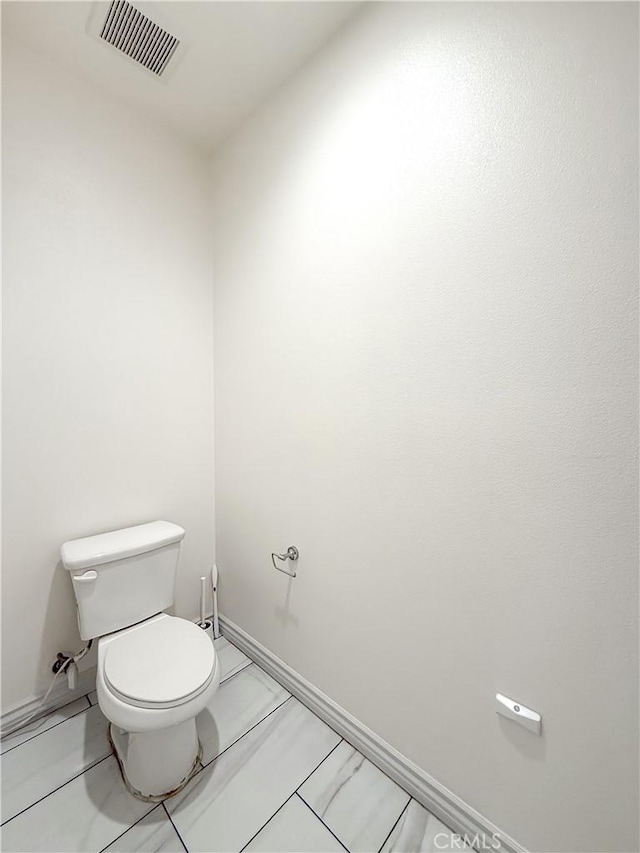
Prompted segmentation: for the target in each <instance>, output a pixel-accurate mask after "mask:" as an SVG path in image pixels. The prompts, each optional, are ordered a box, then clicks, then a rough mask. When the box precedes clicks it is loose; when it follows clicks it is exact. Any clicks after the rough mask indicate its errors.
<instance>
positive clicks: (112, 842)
mask: <svg viewBox="0 0 640 853" xmlns="http://www.w3.org/2000/svg"><path fill="white" fill-rule="evenodd" d="M149 805H150V806H151V808H150V809H149V811H148V812H145V813H144V814H143V815H142V817H139V818H138V820H136V821H134V822H133V823H132V824H131V826H128V827H127V828H126V829H125V830H124V832H121V833H120V835H116V837H115V838H112V839H111V841H110V842H109V843H108V844H105V846H104V847H103V848H102V849H101V850H100V853H104V851H105V850H106V849H107V848H108V847H111V845H112V844H115V843H116V841H118V840H119V839H120V838H122V836H123V835H126V834H127V832H129V830H130V829H133V827H134V826H137V825H138V824H139V823H140V821H141V820H144V819H145V817H149V815H150V814H151V812H154V811H155V810H156V809H157V808H160V806H161V805H162V803H157V804H156V805H154V804H153V803H149Z"/></svg>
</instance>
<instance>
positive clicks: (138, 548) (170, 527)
mask: <svg viewBox="0 0 640 853" xmlns="http://www.w3.org/2000/svg"><path fill="white" fill-rule="evenodd" d="M184 533H185V532H184V530H183V529H182V527H179V526H178V525H177V524H172V523H171V522H170V521H152V522H150V523H149V524H138V525H137V526H135V527H126V528H124V529H122V530H112V531H111V532H109V533H100V534H98V535H97V536H86V537H84V538H83V539H73V540H72V541H70V542H65V543H64V545H63V546H62V548H61V551H60V553H61V557H62V564H63V566H64V567H65V569H67V570H68V572H69V574H70V575H71V582H72V584H73V591H74V593H75V596H76V603H77V606H78V625H79V627H80V636H81V637H82V639H83V640H91V639H93V638H94V637H102V636H103V635H104V634H110V633H111V632H112V631H119V630H120V629H122V628H127V627H128V626H129V625H134V624H135V623H136V622H141V621H142V620H143V619H147V618H148V617H149V616H153V615H154V614H155V613H160V612H161V611H163V610H166V609H167V607H171V605H172V604H173V601H174V589H175V579H176V569H177V567H178V555H179V552H180V543H181V542H182V540H183V538H184Z"/></svg>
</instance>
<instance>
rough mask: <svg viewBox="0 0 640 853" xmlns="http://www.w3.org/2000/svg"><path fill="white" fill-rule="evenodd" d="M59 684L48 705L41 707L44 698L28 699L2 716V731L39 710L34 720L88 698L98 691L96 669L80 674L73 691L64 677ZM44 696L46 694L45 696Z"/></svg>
mask: <svg viewBox="0 0 640 853" xmlns="http://www.w3.org/2000/svg"><path fill="white" fill-rule="evenodd" d="M58 681H59V684H56V685H55V687H54V688H53V690H52V691H51V693H50V695H49V698H48V699H47V701H46V703H45V704H44V705H42V707H39V706H40V703H41V702H42V696H33V697H32V698H31V699H26V700H25V701H24V702H21V703H20V704H19V705H16V706H14V707H13V708H12V709H11V710H10V711H7V712H6V713H4V714H2V716H1V717H0V728H1V729H2V731H5V730H8V729H10V728H12V727H13V726H14V725H16V723H18V722H19V721H20V720H21V719H22V718H23V717H27V716H28V715H29V714H32V713H33V712H34V711H36V710H37V712H38V713H37V714H36V716H34V718H33V719H34V720H37V719H39V718H40V717H44V716H45V714H50V713H51V711H57V710H58V708H62V707H63V706H64V705H68V704H69V703H70V702H74V701H75V700H76V699H79V698H80V697H81V696H86V695H87V693H91V691H92V690H95V689H96V668H95V667H91V669H86V670H84V671H81V672H79V673H78V685H77V687H75V688H74V689H73V690H69V687H68V685H67V679H66V678H64V676H60V677H59V678H58ZM43 695H44V694H43Z"/></svg>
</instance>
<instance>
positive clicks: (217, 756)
mask: <svg viewBox="0 0 640 853" xmlns="http://www.w3.org/2000/svg"><path fill="white" fill-rule="evenodd" d="M259 668H260V667H259ZM243 669H246V667H243ZM239 671H240V670H239ZM267 675H268V673H267ZM293 698H294V697H293V696H292V695H291V694H289V695H288V696H287V698H286V699H284V700H283V701H282V702H281V703H280V704H279V705H276V707H275V708H273V709H272V710H271V711H269V713H268V714H265V716H264V717H263V718H262V719H261V720H258V722H257V723H255V724H254V725H253V726H251V728H250V729H247V731H246V732H243V733H242V734H241V735H240V737H238V738H236V740H234V741H233V743H230V744H229V746H226V747H225V748H224V749H223V750H222V752H219V753H218V755H216V756H215V758H212V759H211V761H208V762H207V763H206V764H203V765H202V767H201V769H200V770H199V771H198V772H197V773H196V774H195V775H194V777H193V778H195V777H196V776H199V775H200V773H202V771H203V770H204V769H205V767H209V765H211V764H213V762H214V761H217V760H218V758H220V756H221V755H224V753H225V752H226V751H227V750H228V749H231V747H232V746H234V745H235V744H236V743H238V742H239V741H240V740H242V738H243V737H244V736H245V735H248V734H249V732H251V731H253V729H255V727H256V726H259V725H260V723H262V722H264V721H265V720H266V719H267V717H270V716H271V714H274V713H275V712H276V711H277V710H278V708H282V706H283V705H285V704H286V703H287V702H288V701H289V700H290V699H293ZM74 701H75V700H74ZM69 704H70V703H69ZM91 707H92V708H93V707H94V706H93V705H92V706H91ZM96 707H97V706H96ZM88 710H89V709H88V708H85V709H84V711H79V712H78V713H79V714H84V713H86V711H88ZM73 716H78V714H74V715H73ZM69 719H72V717H69ZM61 722H63V723H64V722H66V720H62V721H61ZM56 725H60V723H56ZM51 728H52V729H53V728H55V726H51ZM47 731H49V730H48V729H47ZM41 734H44V732H41ZM36 737H37V735H36ZM30 739H31V740H33V738H30ZM18 746H22V744H18ZM12 749H17V747H12ZM7 752H10V750H7ZM5 754H6V753H5ZM112 755H113V753H112V752H110V753H109V755H105V756H104V757H103V758H100V759H98V761H95V762H94V763H93V764H90V765H89V766H88V767H85V768H84V770H81V771H80V773H76V774H75V776H72V777H71V778H70V779H67V781H66V782H63V783H62V785H58V787H57V788H54V789H53V790H52V791H49V792H48V793H46V794H45V795H44V796H42V797H39V798H38V799H37V800H35V801H34V802H33V803H30V804H29V805H28V806H26V807H25V808H24V809H21V810H20V811H19V812H17V813H16V814H14V815H12V816H11V817H10V818H8V819H7V820H5V821H3V822H2V823H1V824H0V826H5V825H6V824H7V823H9V822H10V821H12V820H14V819H15V818H17V817H19V816H20V815H21V814H24V813H25V812H26V811H28V810H29V809H31V808H33V807H34V806H36V805H37V804H38V803H41V802H42V800H45V799H46V798H47V797H50V796H51V794H55V792H56V791H59V790H60V789H61V788H64V786H65V785H68V784H69V782H73V781H74V779H77V778H78V777H79V776H82V774H83V773H86V772H87V770H91V769H92V768H93V767H95V766H96V765H97V764H101V763H102V762H103V761H105V760H106V759H107V758H110V757H112ZM323 760H324V759H323ZM147 814H149V812H147ZM118 837H120V836H118Z"/></svg>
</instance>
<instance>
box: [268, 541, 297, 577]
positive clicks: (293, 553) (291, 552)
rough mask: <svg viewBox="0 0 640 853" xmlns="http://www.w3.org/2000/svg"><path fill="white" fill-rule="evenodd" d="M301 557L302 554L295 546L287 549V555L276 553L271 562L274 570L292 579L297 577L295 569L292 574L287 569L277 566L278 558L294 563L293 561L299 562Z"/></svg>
mask: <svg viewBox="0 0 640 853" xmlns="http://www.w3.org/2000/svg"><path fill="white" fill-rule="evenodd" d="M299 556H300V552H299V551H298V549H297V548H296V546H295V545H289V547H288V548H287V553H286V554H276V553H275V552H274V553H272V554H271V562H272V563H273V568H274V569H277V570H278V571H279V572H282V573H283V574H285V575H289V577H291V578H295V576H296V572H295V569H294V570H293V571H292V572H290V571H288V570H287V569H283V568H282V566H277V565H276V558H277V559H278V560H291V561H292V562H293V561H295V560H297V559H298V557H299Z"/></svg>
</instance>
